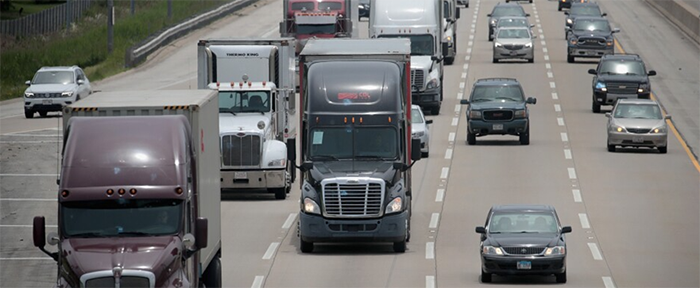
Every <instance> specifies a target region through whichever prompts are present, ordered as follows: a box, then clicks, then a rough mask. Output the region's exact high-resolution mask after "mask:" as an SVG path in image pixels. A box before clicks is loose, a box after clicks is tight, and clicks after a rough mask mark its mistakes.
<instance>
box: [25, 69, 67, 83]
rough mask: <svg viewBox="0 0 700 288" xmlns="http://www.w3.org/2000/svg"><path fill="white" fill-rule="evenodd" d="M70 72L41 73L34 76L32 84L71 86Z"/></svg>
mask: <svg viewBox="0 0 700 288" xmlns="http://www.w3.org/2000/svg"><path fill="white" fill-rule="evenodd" d="M73 78H74V77H73V72H72V71H42V72H38V73H36V75H34V79H33V80H32V84H72V83H73V82H75V81H74V80H75V79H73Z"/></svg>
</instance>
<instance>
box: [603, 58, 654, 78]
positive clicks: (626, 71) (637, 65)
mask: <svg viewBox="0 0 700 288" xmlns="http://www.w3.org/2000/svg"><path fill="white" fill-rule="evenodd" d="M600 74H616V75H639V76H641V75H646V71H645V69H644V64H642V62H639V61H603V62H601V63H600Z"/></svg>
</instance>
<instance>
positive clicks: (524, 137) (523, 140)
mask: <svg viewBox="0 0 700 288" xmlns="http://www.w3.org/2000/svg"><path fill="white" fill-rule="evenodd" d="M520 145H530V126H529V125H528V127H527V131H525V132H523V133H520Z"/></svg>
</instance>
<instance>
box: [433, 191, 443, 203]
mask: <svg viewBox="0 0 700 288" xmlns="http://www.w3.org/2000/svg"><path fill="white" fill-rule="evenodd" d="M444 199H445V189H437V193H436V194H435V202H442V200H444Z"/></svg>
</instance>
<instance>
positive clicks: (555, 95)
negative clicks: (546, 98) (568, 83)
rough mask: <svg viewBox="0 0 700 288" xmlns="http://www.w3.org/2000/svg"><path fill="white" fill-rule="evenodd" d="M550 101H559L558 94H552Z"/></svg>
mask: <svg viewBox="0 0 700 288" xmlns="http://www.w3.org/2000/svg"><path fill="white" fill-rule="evenodd" d="M552 99H554V100H557V99H559V94H557V92H552Z"/></svg>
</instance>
